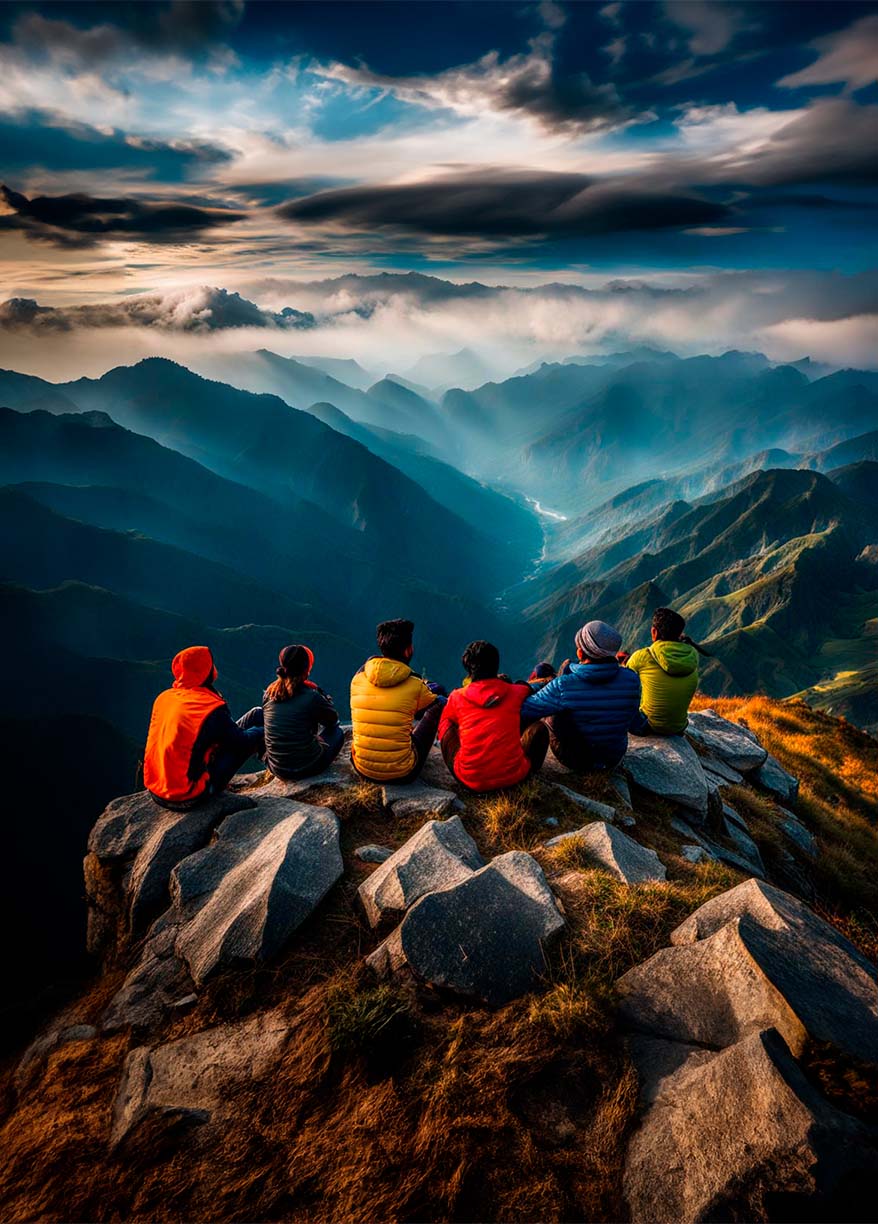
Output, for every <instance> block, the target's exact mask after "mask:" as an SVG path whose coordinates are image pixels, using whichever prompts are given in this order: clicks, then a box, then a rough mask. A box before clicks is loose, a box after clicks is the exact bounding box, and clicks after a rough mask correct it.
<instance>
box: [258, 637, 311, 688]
mask: <svg viewBox="0 0 878 1224" xmlns="http://www.w3.org/2000/svg"><path fill="white" fill-rule="evenodd" d="M277 662H278V666H277V679H276V680H274V681H273V682H272V683H271V684H270V685H269V686H268V688H267V689H266V690H265V700H266V701H289V699H290V698H291V697H295V696H296V694H297V693H299V692H301V690H302V689H303V688H304V687H305V685H306V684H307V683H308V676H309V674H310V672H311V668H312V667H313V666H314V652H313V651H312V650H310V649H309V648H308V647H307V646H284V648H283V650H282V651H281V652H280V654H279V655H278V659H277Z"/></svg>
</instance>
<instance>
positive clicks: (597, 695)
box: [521, 659, 648, 768]
mask: <svg viewBox="0 0 878 1224" xmlns="http://www.w3.org/2000/svg"><path fill="white" fill-rule="evenodd" d="M562 710H569V711H570V713H571V714H572V716H573V721H574V722H575V723H576V727H577V730H578V731H579V732H580V733H581V734H582V735H583V736H584V738H585V739H586V740H587V741H588V745H589V747H590V748H591V749H592V750H593V752H594V754H595V757H596V758H597V760H598V761H600V762H601V763H602V764H604V765H605V766H606V767H607V768H609V767H610V766H612V765H615V764H617V762H619V761H621V759H622V757H623V756H624V755H625V752H626V751H627V748H628V732H629V731H635V732H636V731H644V730H646V728H647V726H648V723H647V720H646V718H645V716H644V715H643V714H641V713H640V677H639V676H638V675H637V674H636V673H635V672H632V671H630V670H629V669H628V668H627V667H620V666H619V664H618V663H617V662H616V660H615V659H612V660H609V661H608V662H606V663H574V664H573V665H572V666H571V668H570V670H569V672H566V673H563V674H562V675H560V676H556V677H555V679H554V680H550V681H549V683H548V684H546V685H544V686H543V687H542V688H541V689H539V690H538V691H537V692H535V693H534V695H533V696H532V697H528V699H527V701H526V702H525V703H524V705H523V706H522V707H521V718H522V722H528V723H531V722H536V720H537V719H538V718H546V717H548V716H549V715H551V714H560V713H561V711H562Z"/></svg>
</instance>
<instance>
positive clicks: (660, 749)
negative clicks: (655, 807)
mask: <svg viewBox="0 0 878 1224" xmlns="http://www.w3.org/2000/svg"><path fill="white" fill-rule="evenodd" d="M622 766H623V768H624V770H625V773H626V774H627V775H628V778H629V779H630V781H632V782H633V783H634V784H635V785H636V786H639V787H640V788H641V790H645V791H649V792H650V793H651V794H653V795H658V796H659V798H661V799H668V800H670V801H671V802H672V803H679V804H680V806H681V807H685V808H688V809H689V810H690V811H692V812H695V813H697V815H699V816H700V817H701V818H702V819H706V818H707V813H708V806H709V805H708V786H707V780H706V779H705V776H704V770H703V769H702V768H701V762H700V761H699V760H698V754H697V753H696V752H695V749H694V748H693V747H692V745H691V744H690V743H688V742H687V741H686V740H685V739H683V737H682V736H681V735H667V736H664V735H629V737H628V752H627V754H626V756H625V759H624V761H623V762H622Z"/></svg>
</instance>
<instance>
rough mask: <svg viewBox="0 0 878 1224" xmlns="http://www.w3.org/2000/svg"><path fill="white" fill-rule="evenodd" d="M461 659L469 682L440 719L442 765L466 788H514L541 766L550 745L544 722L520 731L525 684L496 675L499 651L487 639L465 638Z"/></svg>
mask: <svg viewBox="0 0 878 1224" xmlns="http://www.w3.org/2000/svg"><path fill="white" fill-rule="evenodd" d="M461 662H462V663H463V666H464V668H465V669H466V671H467V673H468V676H469V683H467V684H466V685H465V687H463V688H459V689H455V690H454V692H453V693H452V694H451V696H450V697H449V698H448V702H447V704H446V706H445V709H444V710H443V711H442V718H441V719H440V722H439V743H440V745H441V748H442V755H443V757H444V758H445V764H446V765H447V766H448V768H449V769H450V770H451V772H452V773H453V774H454V776H455V778H456V779H457V780H458V782H460V783H461V784H462V785H463V786H465V787H466V788H467V789H468V790H472V791H493V790H502V789H503V788H504V787H507V786H515V785H516V783H518V782H523V781H524V779H525V778H526V777H528V776H529V774H531V773H534V772H536V771H537V770H538V769H540V767H541V766H542V764H543V761H544V760H545V759H546V752H547V751H548V747H549V729H548V727H547V726H546V725H545V723H542V722H538V723H534V724H533V725H532V726H530V727H528V728H527V730H526V731H524V733H522V728H521V707H522V705H523V703H524V702H525V701H526V700H527V698H528V697H530V695H531V692H532V690H531V688H530V685H528V684H513V683H511V682H510V681H509V680H507V679H505V678H501V677H500V675H499V671H500V652H499V650H498V649H497V647H496V646H492V644H491V643H490V642H470V644H469V646H467V648H466V650H465V651H464V652H463V658H462V659H461Z"/></svg>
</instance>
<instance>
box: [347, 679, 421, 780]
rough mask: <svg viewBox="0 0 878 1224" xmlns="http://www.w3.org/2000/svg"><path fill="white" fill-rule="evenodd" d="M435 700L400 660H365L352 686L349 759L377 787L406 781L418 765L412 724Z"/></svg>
mask: <svg viewBox="0 0 878 1224" xmlns="http://www.w3.org/2000/svg"><path fill="white" fill-rule="evenodd" d="M435 700H436V697H435V695H434V694H433V693H431V692H430V690H429V689H428V688H427V686H426V684H425V683H424V681H423V680H422V679H421V678H420V676H416V675H415V674H414V673H413V672H412V669H411V668H410V667H408V666H407V665H406V664H405V663H398V662H397V661H396V659H382V658H378V657H375V658H372V659H367V660H366V662H365V663H364V664H363V666H362V668H361V669H360V670H359V671H358V672H357V674H356V675H355V676H354V678H353V680H352V681H351V718H352V721H353V724H354V740H353V744H352V745H351V760H352V761H353V763H354V767H355V768H356V769H357V771H358V772H359V773H361V774H363V775H365V777H367V778H373V779H374V780H375V781H376V782H391V781H393V779H394V778H404V777H405V776H406V774H408V773H410V772H411V770H412V769H413V768H414V766H415V760H416V758H415V753H414V749H413V748H412V723H413V722H414V718H415V714H417V712H418V711H419V710H425V709H426V708H427V706H429V705H432V704H433V702H434V701H435Z"/></svg>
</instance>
